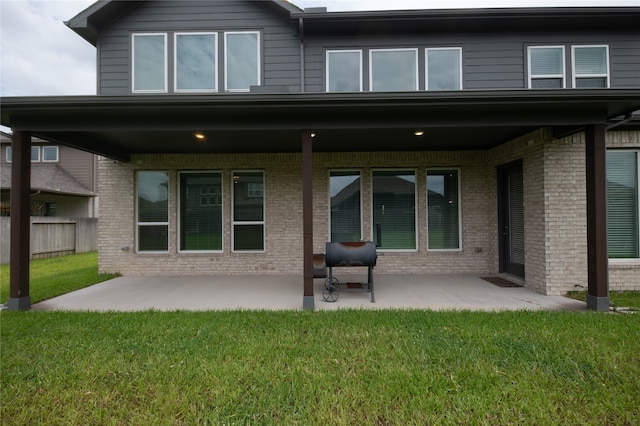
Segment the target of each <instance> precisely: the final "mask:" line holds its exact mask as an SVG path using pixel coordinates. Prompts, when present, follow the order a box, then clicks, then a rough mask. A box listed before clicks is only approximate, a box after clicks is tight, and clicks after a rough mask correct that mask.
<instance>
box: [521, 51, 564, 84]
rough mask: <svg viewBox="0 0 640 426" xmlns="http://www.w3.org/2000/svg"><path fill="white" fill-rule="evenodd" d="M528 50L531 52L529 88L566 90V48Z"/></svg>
mask: <svg viewBox="0 0 640 426" xmlns="http://www.w3.org/2000/svg"><path fill="white" fill-rule="evenodd" d="M527 50H528V52H529V55H528V56H529V88H531V89H562V88H564V87H565V67H564V46H532V47H529V48H528V49H527Z"/></svg>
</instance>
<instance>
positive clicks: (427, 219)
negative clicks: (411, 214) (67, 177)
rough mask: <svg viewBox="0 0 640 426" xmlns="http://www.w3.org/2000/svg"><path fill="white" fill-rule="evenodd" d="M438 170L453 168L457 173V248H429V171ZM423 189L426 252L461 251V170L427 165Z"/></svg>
mask: <svg viewBox="0 0 640 426" xmlns="http://www.w3.org/2000/svg"><path fill="white" fill-rule="evenodd" d="M433 170H435V171H438V170H442V171H444V170H455V171H456V173H457V175H458V248H455V249H432V248H429V171H433ZM425 186H426V187H425V191H426V200H425V201H426V203H427V211H426V214H425V217H426V228H425V229H426V231H427V251H428V252H461V251H462V171H461V168H460V167H427V169H426V172H425Z"/></svg>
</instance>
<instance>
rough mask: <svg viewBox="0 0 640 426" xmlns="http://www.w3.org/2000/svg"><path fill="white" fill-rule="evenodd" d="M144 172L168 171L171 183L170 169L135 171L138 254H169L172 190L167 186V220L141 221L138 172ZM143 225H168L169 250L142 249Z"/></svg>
mask: <svg viewBox="0 0 640 426" xmlns="http://www.w3.org/2000/svg"><path fill="white" fill-rule="evenodd" d="M141 172H142V173H144V172H156V173H166V174H167V178H168V180H167V183H168V184H169V186H170V185H171V173H169V171H168V170H136V172H135V198H136V211H135V217H136V219H135V222H136V254H143V255H144V254H167V253H169V252H170V251H171V245H170V244H171V190H170V188H167V210H168V211H167V221H166V222H142V225H141V222H139V221H138V219H139V211H140V208H139V206H138V201H139V196H138V190H139V185H138V182H139V178H138V174H139V173H141ZM141 226H166V227H167V250H148V251H147V250H145V251H140V227H141Z"/></svg>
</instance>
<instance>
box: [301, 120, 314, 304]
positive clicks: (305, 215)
mask: <svg viewBox="0 0 640 426" xmlns="http://www.w3.org/2000/svg"><path fill="white" fill-rule="evenodd" d="M302 238H303V270H304V297H303V301H302V309H304V310H314V309H315V298H314V295H313V146H312V138H311V131H310V130H304V131H303V132H302Z"/></svg>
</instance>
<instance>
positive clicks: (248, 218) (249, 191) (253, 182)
mask: <svg viewBox="0 0 640 426" xmlns="http://www.w3.org/2000/svg"><path fill="white" fill-rule="evenodd" d="M264 225H265V223H264V173H263V172H235V173H234V174H233V250H234V251H264V238H265V234H264Z"/></svg>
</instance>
